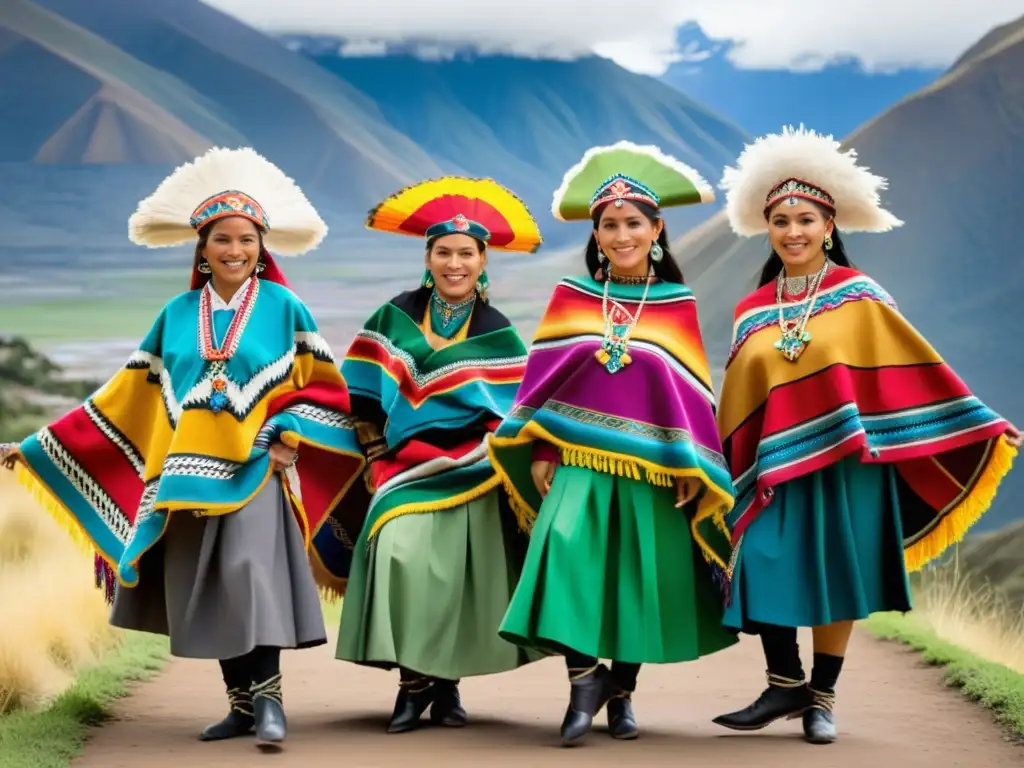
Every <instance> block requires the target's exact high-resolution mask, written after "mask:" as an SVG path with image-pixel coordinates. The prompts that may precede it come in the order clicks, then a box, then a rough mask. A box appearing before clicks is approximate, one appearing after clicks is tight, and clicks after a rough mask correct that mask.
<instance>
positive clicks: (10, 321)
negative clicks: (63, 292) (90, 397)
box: [0, 297, 162, 344]
mask: <svg viewBox="0 0 1024 768" xmlns="http://www.w3.org/2000/svg"><path fill="white" fill-rule="evenodd" d="M161 306H162V305H161V303H160V302H159V301H155V300H152V299H147V298H138V297H132V298H92V299H81V298H76V299H63V300H50V301H39V302H33V303H26V304H16V303H13V302H12V303H6V302H5V303H2V304H0V328H3V329H4V333H8V334H10V335H12V336H22V337H24V338H26V339H27V340H28V341H29V342H30V343H32V344H53V343H60V342H67V341H108V340H111V339H125V338H128V339H136V338H141V337H142V336H144V335H145V334H146V332H147V331H148V330H149V328H150V326H151V325H152V324H153V321H154V320H156V316H157V314H159V312H160V307H161Z"/></svg>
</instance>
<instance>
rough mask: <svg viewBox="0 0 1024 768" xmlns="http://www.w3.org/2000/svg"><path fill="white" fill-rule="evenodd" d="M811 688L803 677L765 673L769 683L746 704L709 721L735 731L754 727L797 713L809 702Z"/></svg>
mask: <svg viewBox="0 0 1024 768" xmlns="http://www.w3.org/2000/svg"><path fill="white" fill-rule="evenodd" d="M811 703H812V698H811V692H810V689H809V688H808V687H807V682H806V681H805V680H791V679H788V678H785V677H781V676H780V675H773V674H772V673H771V672H769V673H768V687H767V688H766V689H765V690H764V691H763V692H762V693H761V695H760V696H758V697H757V700H756V701H755V702H754V703H753V704H751V705H750V706H749V707H744V708H743V709H741V710H738V711H736V712H730V713H728V714H725V715H719V716H718V717H716V718H715V719H714V720H713V721H712V722H714V723H715V724H716V725H721V726H724V727H726V728H732V729H733V730H734V731H757V730H760V729H761V728H764V727H765V726H767V725H770V724H772V723H774V722H775V721H776V720H779V719H780V718H783V717H784V718H786V719H788V720H792V719H794V718H797V717H800V715H802V714H803V713H804V711H805V710H806V709H807V708H808V707H810V706H811Z"/></svg>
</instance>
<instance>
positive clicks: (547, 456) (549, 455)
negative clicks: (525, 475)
mask: <svg viewBox="0 0 1024 768" xmlns="http://www.w3.org/2000/svg"><path fill="white" fill-rule="evenodd" d="M559 458H560V456H559V453H558V447H557V446H554V445H552V444H551V443H549V442H547V441H546V440H534V441H533V460H534V461H550V462H552V463H557V462H558V460H559Z"/></svg>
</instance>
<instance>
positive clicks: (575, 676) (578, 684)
mask: <svg viewBox="0 0 1024 768" xmlns="http://www.w3.org/2000/svg"><path fill="white" fill-rule="evenodd" d="M569 681H570V686H571V687H570V689H569V706H568V707H567V708H566V710H565V717H564V718H563V720H562V744H563V745H565V746H570V745H572V744H573V743H574V742H575V741H577V740H578V739H580V738H582V737H583V736H585V735H586V734H587V733H588V732H589V731H590V726H591V725H593V723H594V716H595V715H597V713H598V712H600V711H601V707H603V706H604V705H605V704H607V703H608V699H609V698H610V697H611V694H612V683H611V673H610V672H609V671H608V667H606V666H605V665H604V664H601V663H598V664H595V665H594V666H593V667H589V668H587V669H579V668H570V669H569Z"/></svg>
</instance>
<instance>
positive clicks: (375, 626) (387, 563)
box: [335, 491, 541, 680]
mask: <svg viewBox="0 0 1024 768" xmlns="http://www.w3.org/2000/svg"><path fill="white" fill-rule="evenodd" d="M498 494H499V492H498V491H492V492H491V493H488V494H487V495H486V496H483V497H482V498H479V499H477V500H475V501H472V502H470V503H469V504H463V505H460V506H458V507H455V508H453V509H448V510H443V511H440V512H430V513H422V514H407V515H402V516H400V517H397V518H395V519H393V520H391V521H389V522H388V523H386V524H385V525H384V527H383V528H381V530H380V531H379V532H378V533H377V535H376V537H375V538H374V539H373V541H372V542H371V543H370V546H369V549H368V551H366V552H365V554H361V553H359V552H357V554H356V557H355V559H354V561H353V567H352V573H351V575H350V577H349V582H348V586H347V589H346V591H345V602H344V604H343V608H342V613H341V627H340V630H339V633H338V646H337V652H336V654H335V656H336V658H338V659H342V660H346V661H353V662H356V663H359V664H365V665H368V666H376V667H382V668H385V669H392V668H394V667H398V666H401V667H405V668H406V669H409V670H412V671H414V672H418V673H420V674H422V675H430V676H432V677H439V678H443V679H446V680H459V679H462V678H465V677H472V676H474V675H487V674H492V673H497V672H506V671H508V670H511V669H515V668H517V667H519V666H521V665H523V664H526V663H529V662H530V661H535V660H536V659H538V658H541V654H536V653H534V654H531V653H527V652H525V651H524V650H523V649H521V648H518V647H517V646H515V645H513V644H512V643H509V642H506V641H505V640H502V639H501V638H500V637H499V636H498V625H499V624H500V623H501V619H502V617H503V616H504V615H505V609H506V608H507V607H508V603H509V599H510V598H511V596H512V591H513V589H515V585H516V580H517V578H518V575H519V564H520V562H521V557H517V554H516V550H517V545H516V541H515V537H516V532H515V523H514V521H513V520H511V518H510V516H509V515H508V514H507V513H505V514H503V512H502V509H501V505H500V498H499V495H498ZM506 518H508V519H506ZM357 547H365V540H361V541H360V543H359V544H357Z"/></svg>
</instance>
